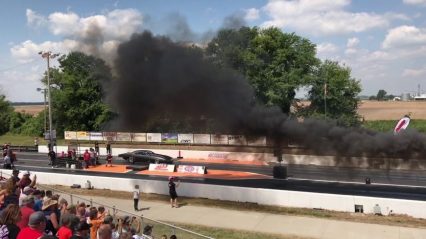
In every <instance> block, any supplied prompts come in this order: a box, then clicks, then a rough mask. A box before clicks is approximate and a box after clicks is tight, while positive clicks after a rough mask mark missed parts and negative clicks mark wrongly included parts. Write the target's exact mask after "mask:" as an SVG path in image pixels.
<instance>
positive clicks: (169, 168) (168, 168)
mask: <svg viewBox="0 0 426 239" xmlns="http://www.w3.org/2000/svg"><path fill="white" fill-rule="evenodd" d="M148 171H154V172H169V173H172V172H174V171H175V165H174V164H155V163H150V164H149V167H148Z"/></svg>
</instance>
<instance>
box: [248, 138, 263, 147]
mask: <svg viewBox="0 0 426 239" xmlns="http://www.w3.org/2000/svg"><path fill="white" fill-rule="evenodd" d="M247 144H248V145H250V146H266V136H260V137H256V138H248V139H247Z"/></svg>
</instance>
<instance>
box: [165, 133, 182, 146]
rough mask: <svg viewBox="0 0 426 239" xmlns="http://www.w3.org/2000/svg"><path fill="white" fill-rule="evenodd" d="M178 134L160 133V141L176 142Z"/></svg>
mask: <svg viewBox="0 0 426 239" xmlns="http://www.w3.org/2000/svg"><path fill="white" fill-rule="evenodd" d="M177 142H178V134H175V133H162V134H161V143H164V144H177Z"/></svg>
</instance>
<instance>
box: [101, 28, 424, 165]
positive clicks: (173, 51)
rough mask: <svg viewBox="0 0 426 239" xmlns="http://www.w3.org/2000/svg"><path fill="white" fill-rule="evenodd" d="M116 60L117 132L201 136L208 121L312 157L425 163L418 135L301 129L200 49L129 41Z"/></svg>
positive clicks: (311, 124)
mask: <svg viewBox="0 0 426 239" xmlns="http://www.w3.org/2000/svg"><path fill="white" fill-rule="evenodd" d="M117 54H118V57H117V59H116V61H115V71H116V73H117V80H116V81H115V82H114V83H113V85H112V87H111V89H112V92H110V98H109V100H110V102H111V103H112V105H113V106H114V108H115V109H116V111H117V113H118V114H119V118H118V119H117V121H116V122H114V124H113V126H114V127H115V129H117V130H127V131H133V132H145V131H153V130H155V129H156V126H157V125H158V123H161V122H162V123H165V124H168V125H173V124H174V123H175V122H190V124H191V127H192V129H197V128H200V129H201V128H203V127H204V126H205V125H204V124H203V122H205V121H208V120H210V119H213V120H214V122H216V123H218V124H217V125H216V126H220V127H216V128H214V130H215V132H226V133H245V134H253V135H267V136H269V137H270V138H272V139H275V140H278V141H279V142H282V141H286V140H291V141H292V142H297V143H300V144H302V145H304V146H305V147H307V148H309V149H311V150H313V151H314V152H317V153H329V152H334V153H336V154H338V155H346V156H382V157H403V158H410V157H424V156H425V155H426V136H425V135H423V134H420V133H418V132H415V131H406V132H404V133H402V134H400V135H397V136H395V135H393V134H391V133H377V132H372V131H369V130H365V129H356V128H342V127H339V126H337V125H336V124H335V123H334V122H332V121H322V120H315V119H305V120H304V121H303V122H298V121H297V120H296V119H292V118H289V117H287V115H285V114H283V113H282V112H281V110H280V109H279V108H277V107H264V106H261V105H258V104H256V103H255V97H254V94H253V90H252V88H251V87H250V85H249V84H248V81H247V80H246V79H244V78H243V77H242V76H241V75H240V74H238V73H236V72H235V71H232V70H230V69H224V68H219V67H217V66H215V65H213V64H211V63H210V62H209V61H208V59H205V57H204V56H203V53H202V51H201V50H200V49H199V48H194V47H191V46H188V45H181V44H178V43H174V42H172V41H171V40H169V39H168V38H166V37H155V36H153V35H152V34H151V33H149V32H144V33H142V34H138V35H134V36H133V37H132V39H131V40H130V41H128V42H125V43H123V44H121V45H120V46H119V48H118V53H117ZM200 122H201V123H200ZM163 132H164V131H163ZM212 133H213V132H212Z"/></svg>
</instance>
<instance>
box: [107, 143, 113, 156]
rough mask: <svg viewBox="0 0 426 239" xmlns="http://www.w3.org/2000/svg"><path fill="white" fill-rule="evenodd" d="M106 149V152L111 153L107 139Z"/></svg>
mask: <svg viewBox="0 0 426 239" xmlns="http://www.w3.org/2000/svg"><path fill="white" fill-rule="evenodd" d="M106 151H107V154H112V152H111V143H110V142H109V141H107V143H106Z"/></svg>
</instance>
